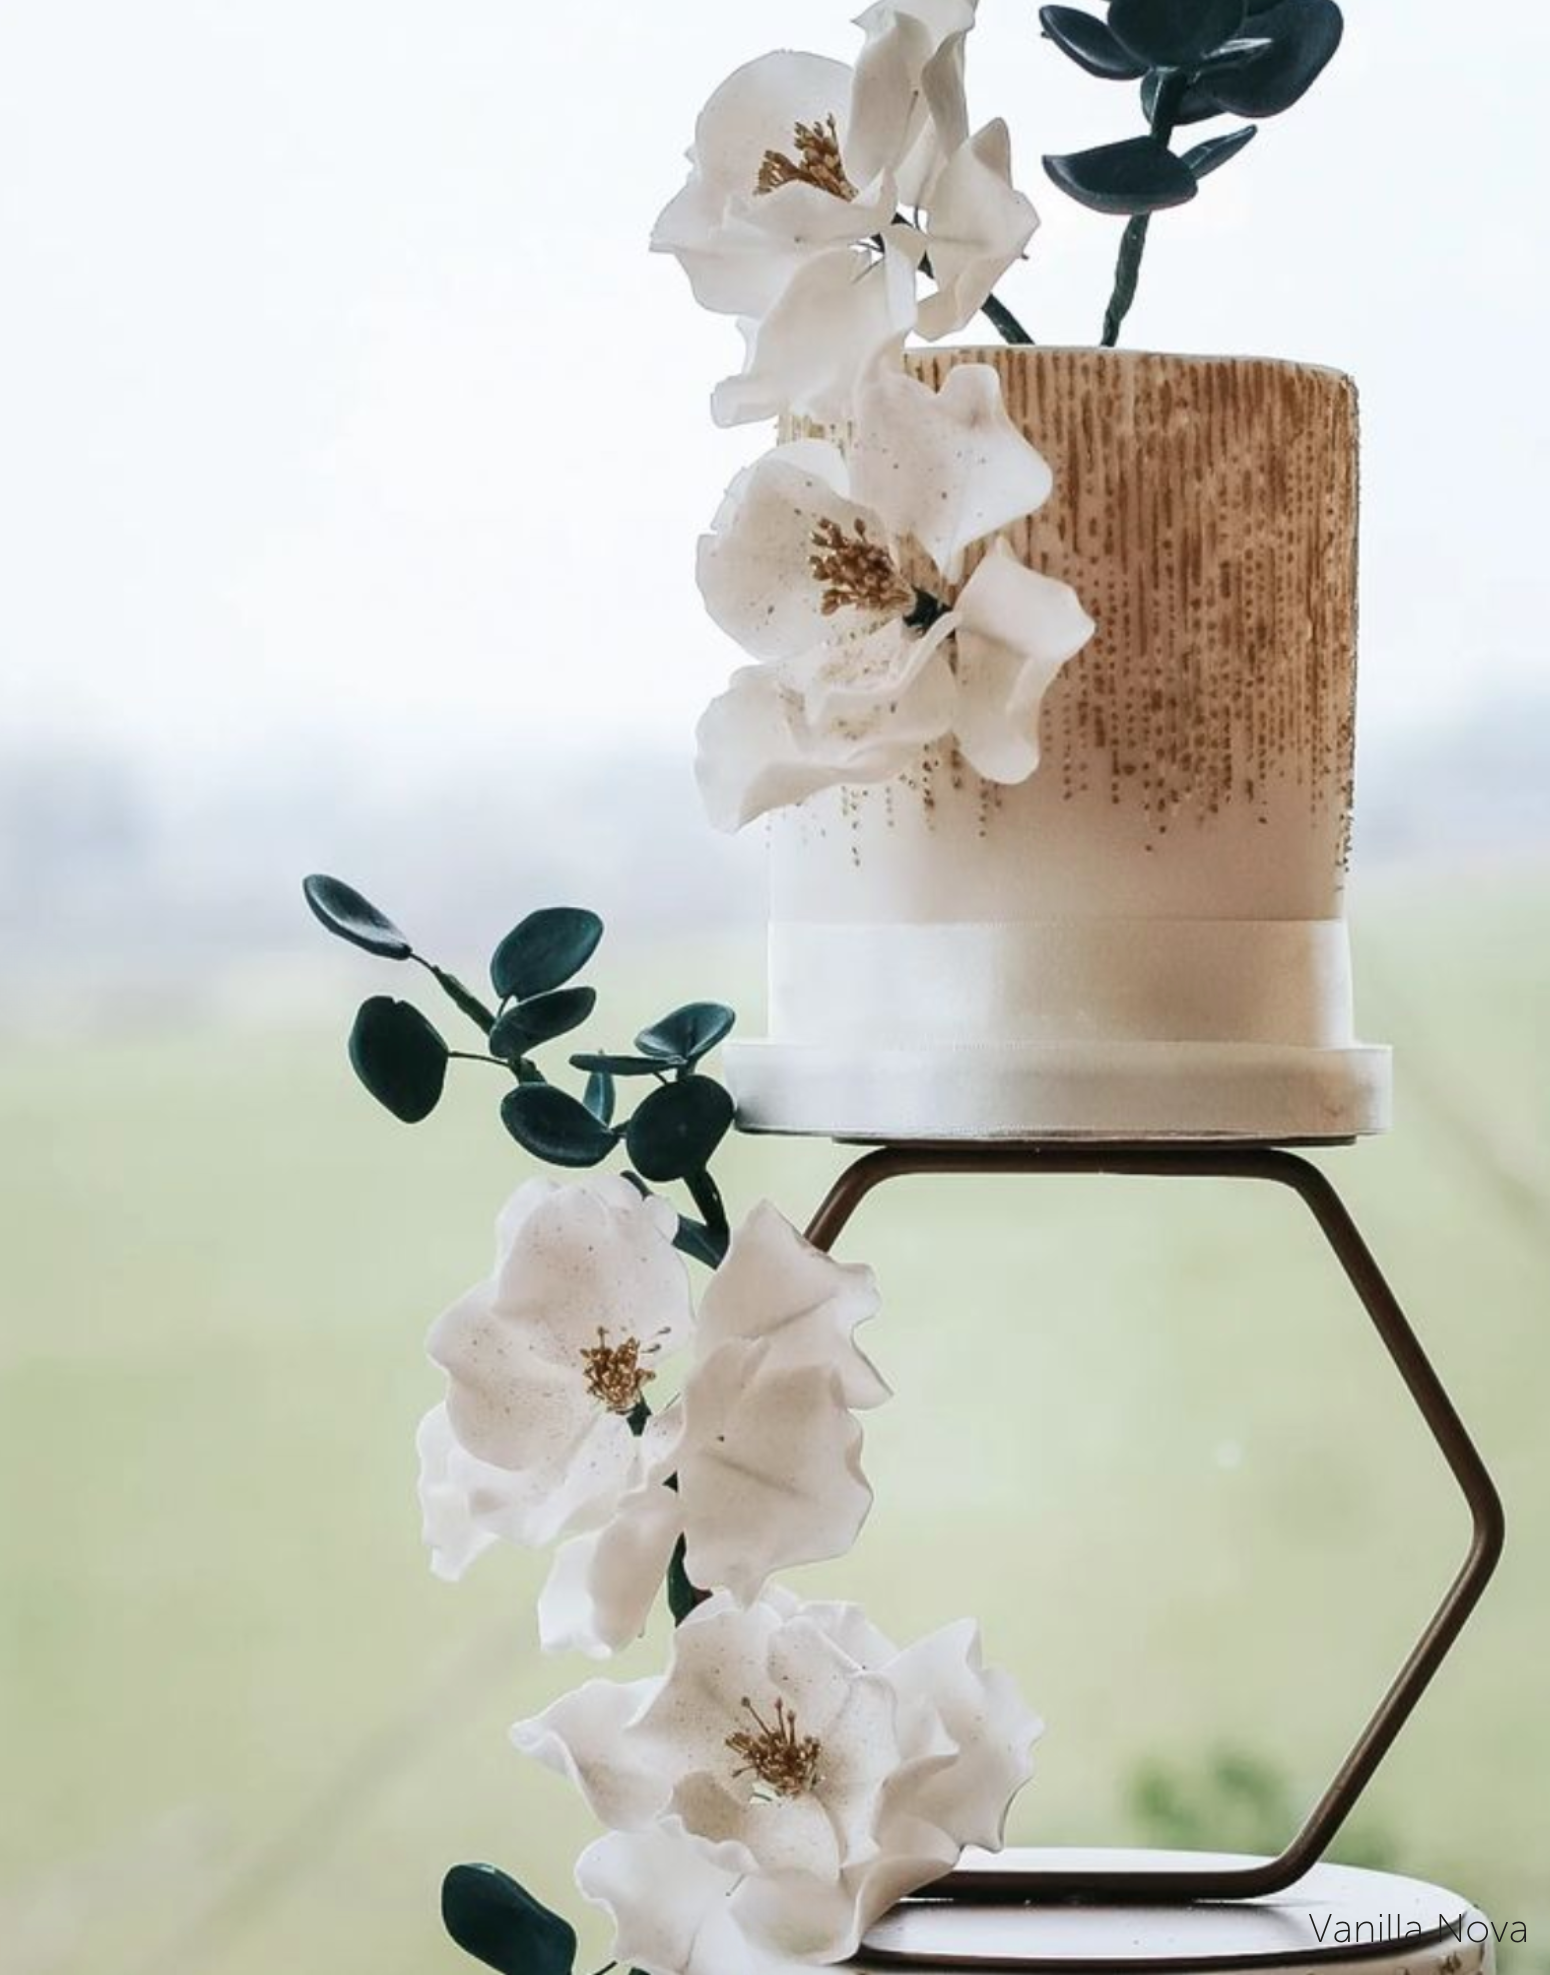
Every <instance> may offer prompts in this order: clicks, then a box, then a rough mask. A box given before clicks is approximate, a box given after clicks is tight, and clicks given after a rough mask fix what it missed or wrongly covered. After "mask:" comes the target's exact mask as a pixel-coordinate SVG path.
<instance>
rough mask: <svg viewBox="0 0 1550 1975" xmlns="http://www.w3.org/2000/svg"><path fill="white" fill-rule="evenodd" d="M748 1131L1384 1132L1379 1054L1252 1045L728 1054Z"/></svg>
mask: <svg viewBox="0 0 1550 1975" xmlns="http://www.w3.org/2000/svg"><path fill="white" fill-rule="evenodd" d="M726 1067H727V1081H728V1083H729V1084H730V1086H731V1089H732V1094H733V1096H734V1097H735V1098H736V1100H737V1107H738V1124H739V1125H740V1126H741V1128H742V1129H743V1130H744V1131H749V1132H786V1133H793V1134H799V1135H801V1136H804V1137H809V1138H836V1139H853V1140H860V1141H864V1142H874V1141H875V1142H880V1143H888V1144H911V1143H921V1142H933V1143H941V1142H943V1141H949V1142H950V1141H953V1140H960V1139H973V1140H983V1139H1003V1140H1020V1141H1030V1140H1045V1139H1103V1140H1111V1141H1112V1140H1124V1141H1127V1142H1141V1143H1145V1142H1146V1141H1148V1140H1154V1139H1155V1140H1170V1139H1224V1140H1235V1141H1242V1142H1246V1143H1251V1144H1274V1145H1287V1144H1293V1143H1297V1144H1306V1143H1318V1142H1320V1141H1328V1142H1333V1141H1338V1140H1343V1139H1350V1138H1357V1137H1362V1136H1365V1135H1367V1134H1369V1133H1373V1132H1382V1131H1387V1130H1388V1127H1389V1114H1390V1095H1391V1081H1392V1078H1391V1055H1390V1052H1389V1050H1387V1049H1386V1048H1378V1047H1368V1046H1366V1045H1357V1046H1356V1047H1353V1048H1350V1049H1301V1048H1276V1047H1272V1046H1270V1045H1267V1044H1261V1043H1207V1042H1167V1043H1142V1042H1130V1043H995V1044H988V1043H986V1044H981V1043H974V1044H964V1045H962V1046H957V1047H947V1048H944V1047H931V1048H925V1049H865V1048H863V1049H854V1048H846V1049H838V1048H812V1047H807V1046H804V1045H802V1044H799V1043H787V1042H743V1043H733V1044H731V1045H730V1046H729V1047H728V1050H727V1057H726Z"/></svg>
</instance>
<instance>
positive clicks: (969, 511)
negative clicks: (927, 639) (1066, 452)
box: [851, 363, 1053, 608]
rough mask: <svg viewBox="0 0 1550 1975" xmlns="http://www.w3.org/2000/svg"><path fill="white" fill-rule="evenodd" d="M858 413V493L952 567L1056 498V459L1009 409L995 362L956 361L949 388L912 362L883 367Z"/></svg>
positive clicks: (854, 483) (949, 570) (854, 461)
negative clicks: (912, 367) (923, 377)
mask: <svg viewBox="0 0 1550 1975" xmlns="http://www.w3.org/2000/svg"><path fill="white" fill-rule="evenodd" d="M858 414H859V415H858V420H857V429H856V437H855V444H854V448H853V451H852V455H851V491H852V493H853V495H854V497H855V498H856V499H857V500H859V501H863V502H865V503H866V504H867V505H868V506H869V507H873V508H875V509H876V510H877V512H878V513H879V514H880V515H881V516H882V518H883V520H884V522H885V523H886V524H887V526H888V527H889V529H890V530H891V531H892V532H893V533H894V534H895V535H897V536H899V537H900V538H913V539H914V540H915V541H917V542H919V543H920V544H921V546H922V547H923V548H924V549H925V550H926V551H927V553H928V554H929V555H930V557H931V559H932V561H933V562H935V563H936V565H937V567H938V568H939V569H941V570H942V571H944V572H945V573H946V574H948V575H949V576H951V575H953V574H954V573H955V571H956V567H957V565H958V562H959V559H960V558H961V556H962V553H963V551H964V549H965V548H967V547H968V546H969V544H970V543H971V542H976V541H979V540H980V539H981V538H982V537H984V536H986V535H990V534H993V533H994V532H995V531H996V530H997V529H998V528H1005V527H1006V526H1007V525H1008V524H1009V523H1010V522H1013V521H1017V520H1020V519H1021V518H1022V517H1023V516H1024V515H1027V514H1032V513H1034V512H1035V511H1036V510H1037V509H1038V508H1040V507H1042V506H1043V505H1044V503H1045V501H1046V500H1048V499H1049V494H1050V488H1051V486H1052V485H1053V477H1052V475H1051V473H1050V470H1049V466H1048V464H1047V462H1046V461H1045V459H1044V457H1043V455H1042V454H1041V453H1040V452H1038V451H1037V449H1036V448H1035V447H1033V446H1031V445H1030V444H1029V443H1028V441H1027V440H1026V439H1025V438H1024V437H1023V435H1022V433H1021V432H1019V431H1018V429H1017V427H1016V426H1015V425H1014V424H1013V423H1012V421H1011V419H1010V418H1009V417H1008V416H1007V409H1006V404H1005V401H1004V400H1003V398H1002V395H1001V380H1000V379H999V378H998V377H997V375H996V373H995V371H994V370H993V369H992V368H991V367H990V365H989V364H979V363H966V364H956V365H955V366H954V367H953V369H952V370H951V371H949V373H948V375H947V378H946V381H945V382H944V383H943V385H942V388H941V390H940V391H933V390H932V389H931V387H930V386H929V385H928V384H922V383H920V382H919V381H918V380H917V379H916V378H913V377H908V376H906V375H905V373H904V372H903V371H902V370H894V371H888V370H880V371H879V372H878V373H877V374H876V375H875V376H873V377H871V378H869V379H868V381H867V383H866V385H865V386H864V388H863V390H862V392H861V396H860V400H859V406H858ZM955 608H957V606H956V605H955Z"/></svg>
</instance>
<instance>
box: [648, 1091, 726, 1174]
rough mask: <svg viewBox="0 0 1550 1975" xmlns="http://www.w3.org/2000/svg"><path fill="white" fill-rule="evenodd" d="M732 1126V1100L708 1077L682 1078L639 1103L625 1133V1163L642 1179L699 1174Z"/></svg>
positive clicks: (653, 1092)
mask: <svg viewBox="0 0 1550 1975" xmlns="http://www.w3.org/2000/svg"><path fill="white" fill-rule="evenodd" d="M731 1123H732V1100H731V1098H730V1097H729V1096H728V1095H727V1093H726V1091H725V1090H723V1089H722V1087H721V1085H720V1084H718V1083H715V1082H713V1081H712V1079H711V1078H709V1077H685V1078H683V1079H682V1081H681V1082H679V1083H671V1084H664V1085H663V1087H662V1089H661V1090H654V1091H652V1093H651V1094H650V1096H649V1097H647V1098H645V1099H644V1100H643V1101H642V1103H641V1104H640V1106H639V1108H638V1109H637V1110H636V1113H635V1115H634V1117H633V1118H631V1120H630V1122H629V1125H628V1127H627V1128H626V1131H625V1144H626V1146H627V1147H628V1149H629V1154H630V1162H631V1164H632V1165H635V1166H638V1167H639V1168H640V1170H641V1172H642V1173H644V1174H645V1176H646V1178H647V1179H648V1180H654V1181H657V1182H660V1181H663V1180H680V1179H683V1178H685V1177H686V1176H687V1175H688V1174H689V1173H698V1172H702V1171H703V1170H704V1168H705V1167H706V1166H707V1165H708V1164H709V1163H710V1158H711V1155H712V1153H714V1151H715V1150H716V1147H717V1146H718V1145H719V1144H720V1143H721V1141H722V1139H723V1138H725V1137H726V1134H727V1129H728V1127H729V1126H730V1125H731Z"/></svg>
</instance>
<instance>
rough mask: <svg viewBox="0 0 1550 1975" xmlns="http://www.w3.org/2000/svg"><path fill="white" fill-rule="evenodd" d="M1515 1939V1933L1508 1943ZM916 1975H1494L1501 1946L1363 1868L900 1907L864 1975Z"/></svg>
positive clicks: (1407, 1883)
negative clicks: (1209, 1900)
mask: <svg viewBox="0 0 1550 1975" xmlns="http://www.w3.org/2000/svg"><path fill="white" fill-rule="evenodd" d="M975 1862H977V1864H978V1867H979V1873H980V1876H981V1877H983V1878H984V1879H987V1880H990V1881H993V1880H994V1879H995V1878H996V1877H997V1876H998V1875H999V1873H1001V1872H1004V1871H1007V1870H1018V1869H1021V1870H1039V1869H1054V1870H1061V1869H1070V1868H1073V1867H1080V1868H1088V1867H1092V1868H1097V1869H1099V1870H1109V1871H1116V1870H1121V1869H1155V1868H1159V1867H1161V1868H1164V1869H1170V1868H1177V1867H1181V1866H1201V1865H1215V1866H1247V1865H1250V1864H1253V1863H1257V1862H1258V1861H1255V1860H1250V1859H1246V1858H1235V1857H1229V1856H1217V1857H1209V1858H1208V1857H1206V1856H1204V1855H1202V1854H1199V1853H1167V1852H1072V1851H1044V1852H1003V1853H1000V1854H998V1855H997V1856H996V1857H994V1858H992V1857H990V1856H989V1855H988V1854H978V1855H977V1860H976V1858H971V1859H970V1860H968V1861H966V1863H975ZM1506 1931H1510V1930H1504V1933H1505V1932H1506ZM851 1965H852V1966H853V1967H855V1968H857V1969H861V1970H872V1971H879V1972H880V1971H881V1970H883V1969H885V1968H886V1969H897V1968H899V1967H900V1966H908V1967H914V1968H924V1969H931V1968H942V1969H945V1968H986V1969H991V1968H1026V1969H1049V1970H1056V1969H1059V1970H1061V1971H1063V1975H1073V1971H1079V1970H1081V1969H1093V1970H1098V1969H1103V1970H1106V1971H1109V1975H1114V1971H1116V1970H1126V1969H1130V1970H1135V1971H1136V1972H1137V1975H1140V1971H1142V1970H1149V1969H1163V1968H1166V1969H1169V1970H1172V1971H1174V1975H1189V1971H1192V1970H1196V1969H1200V1970H1205V1969H1212V1970H1217V1971H1229V1970H1248V1969H1260V1968H1304V1969H1306V1968H1310V1967H1318V1968H1319V1969H1320V1970H1321V1972H1322V1975H1490V1971H1491V1969H1492V1968H1493V1967H1494V1965H1495V1935H1494V1933H1493V1930H1492V1928H1491V1927H1490V1925H1489V1923H1488V1922H1487V1921H1486V1919H1485V1917H1484V1916H1483V1915H1482V1914H1481V1913H1480V1912H1479V1911H1478V1910H1477V1909H1476V1908H1474V1907H1472V1906H1471V1905H1470V1903H1469V1901H1468V1900H1466V1899H1463V1898H1461V1897H1460V1896H1459V1895H1458V1894H1457V1893H1450V1892H1448V1891H1446V1890H1445V1889H1444V1888H1442V1887H1440V1886H1431V1885H1426V1884H1423V1883H1422V1882H1421V1881H1419V1880H1415V1879H1405V1878H1400V1877H1398V1876H1397V1875H1395V1874H1393V1873H1387V1872H1366V1871H1360V1870H1358V1869H1356V1868H1354V1867H1351V1866H1340V1865H1320V1866H1316V1867H1315V1868H1314V1870H1313V1871H1312V1872H1310V1873H1309V1874H1308V1875H1307V1876H1306V1877H1305V1878H1303V1879H1301V1880H1299V1881H1298V1882H1297V1884H1296V1885H1295V1886H1293V1887H1291V1888H1290V1889H1289V1890H1288V1891H1286V1892H1284V1893H1277V1894H1273V1895H1271V1896H1269V1897H1267V1898H1264V1899H1256V1900H1241V1901H1237V1900H1235V1901H1231V1902H1227V1903H1221V1904H1197V1905H1181V1906H1146V1905H1136V1904H1131V1905H1126V1906H1119V1905H1113V1906H1111V1905H1105V1904H1103V1903H1102V1902H1101V1901H1096V1900H1095V1901H1091V1902H1089V1901H1082V1902H1080V1903H1077V1904H1053V1905H1049V1906H1016V1905H1006V1904H995V1903H986V1904H978V1903H975V1902H968V1901H965V1902H961V1903H960V1902H958V1901H954V1902H953V1903H952V1904H944V1903H941V1902H932V1901H927V1900H921V1901H906V1902H905V1903H904V1904H903V1905H902V1906H898V1907H895V1908H894V1910H893V1912H892V1913H890V1914H888V1915H886V1916H885V1917H884V1919H883V1920H882V1921H880V1922H879V1923H878V1925H877V1926H876V1927H874V1928H873V1929H872V1931H871V1932H870V1933H869V1934H868V1935H867V1937H866V1939H865V1941H864V1942H863V1943H862V1947H861V1952H860V1954H859V1955H858V1956H857V1957H856V1960H855V1961H854V1962H853V1963H852V1964H851Z"/></svg>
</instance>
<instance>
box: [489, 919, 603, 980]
mask: <svg viewBox="0 0 1550 1975" xmlns="http://www.w3.org/2000/svg"><path fill="white" fill-rule="evenodd" d="M602 937H603V922H602V920H601V919H599V917H598V916H597V914H596V913H595V912H587V911H585V910H584V909H583V908H581V907H580V906H575V905H546V906H544V907H543V908H542V909H541V910H540V911H538V912H530V913H529V914H528V915H527V917H526V918H525V919H524V920H522V922H521V923H520V924H519V925H516V926H513V927H512V929H511V931H510V932H509V933H508V934H507V935H506V937H505V938H504V939H503V940H502V941H501V943H500V945H499V946H498V947H496V949H495V955H494V958H493V959H492V960H491V962H490V979H491V980H492V981H493V982H494V983H495V992H496V993H497V994H498V995H499V996H500V997H501V999H502V1000H503V1001H504V1000H505V999H506V997H507V996H508V995H516V996H517V997H518V998H519V999H522V1000H525V999H526V998H527V996H528V995H530V994H547V993H548V992H549V990H550V988H557V987H561V986H563V984H564V983H565V982H566V981H568V980H569V979H570V977H571V975H572V974H575V973H578V972H579V971H580V970H581V968H583V967H585V966H586V964H587V962H588V961H589V960H590V959H591V958H592V956H593V954H594V953H596V951H597V943H598V941H599V940H600V939H601V938H602Z"/></svg>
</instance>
